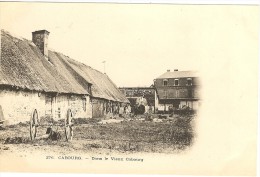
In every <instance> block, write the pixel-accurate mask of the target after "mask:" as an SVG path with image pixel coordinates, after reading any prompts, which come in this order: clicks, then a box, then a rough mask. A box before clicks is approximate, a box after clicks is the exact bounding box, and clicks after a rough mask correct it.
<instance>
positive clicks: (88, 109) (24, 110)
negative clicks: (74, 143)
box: [0, 89, 92, 124]
mask: <svg viewBox="0 0 260 177" xmlns="http://www.w3.org/2000/svg"><path fill="white" fill-rule="evenodd" d="M51 100H52V102H46V94H44V93H41V94H38V92H24V91H10V90H2V89H1V90H0V105H1V106H2V110H3V114H4V118H5V120H6V121H5V123H6V124H16V123H19V122H25V121H30V117H31V114H32V112H33V110H34V109H37V111H38V115H39V118H42V117H46V115H51V116H52V117H53V118H54V119H55V120H57V119H63V118H65V117H66V115H67V110H68V109H69V108H70V109H71V110H72V112H73V116H74V117H75V118H91V117H92V106H91V104H90V99H89V96H85V100H86V101H85V103H84V101H83V100H84V99H83V97H82V96H81V95H79V96H78V95H73V96H67V95H58V96H56V97H54V98H52V99H51ZM84 106H85V108H84ZM58 112H60V115H59V114H58Z"/></svg>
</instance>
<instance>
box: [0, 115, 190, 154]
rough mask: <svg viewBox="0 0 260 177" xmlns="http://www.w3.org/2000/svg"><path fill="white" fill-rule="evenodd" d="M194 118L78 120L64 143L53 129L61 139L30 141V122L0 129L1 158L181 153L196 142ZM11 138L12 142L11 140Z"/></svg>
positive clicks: (42, 130) (42, 131)
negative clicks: (71, 135) (40, 155)
mask: <svg viewBox="0 0 260 177" xmlns="http://www.w3.org/2000/svg"><path fill="white" fill-rule="evenodd" d="M194 119H195V116H194V115H193V116H174V117H168V118H163V119H161V118H153V119H150V120H147V119H145V118H142V117H137V118H134V119H122V118H118V119H109V120H101V119H76V120H74V126H73V132H74V136H73V139H72V140H71V141H69V142H67V141H66V140H65V132H64V128H62V127H59V126H54V127H53V130H54V131H57V132H59V133H60V134H61V139H60V140H58V141H52V140H50V139H44V138H43V139H37V140H34V141H31V140H30V134H29V122H27V123H19V124H17V125H10V126H6V127H4V128H1V127H0V128H1V129H0V156H2V155H13V154H15V155H17V154H18V155H19V156H21V157H23V156H30V155H33V154H36V153H41V154H48V155H50V154H60V155H69V154H73V153H74V154H75V153H77V154H86V153H88V154H90V153H91V154H105V155H109V154H113V153H122V154H133V153H178V152H182V151H185V150H186V149H187V148H189V147H191V146H192V144H193V141H194V128H193V126H194ZM46 129H47V127H42V126H39V127H38V132H37V136H41V135H44V134H46ZM8 138H9V139H8Z"/></svg>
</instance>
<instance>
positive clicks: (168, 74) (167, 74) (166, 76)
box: [157, 71, 199, 79]
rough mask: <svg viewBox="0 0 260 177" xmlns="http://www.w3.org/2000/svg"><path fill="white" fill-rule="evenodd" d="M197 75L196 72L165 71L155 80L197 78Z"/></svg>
mask: <svg viewBox="0 0 260 177" xmlns="http://www.w3.org/2000/svg"><path fill="white" fill-rule="evenodd" d="M198 76H199V73H198V72H197V71H173V72H170V71H167V72H165V73H164V74H162V75H161V76H159V77H158V78H157V79H169V78H183V77H198Z"/></svg>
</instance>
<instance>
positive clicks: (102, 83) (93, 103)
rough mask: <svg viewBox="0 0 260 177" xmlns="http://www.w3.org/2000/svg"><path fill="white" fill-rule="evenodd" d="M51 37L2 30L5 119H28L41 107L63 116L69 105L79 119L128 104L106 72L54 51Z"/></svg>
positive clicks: (0, 98)
mask: <svg viewBox="0 0 260 177" xmlns="http://www.w3.org/2000/svg"><path fill="white" fill-rule="evenodd" d="M48 36H49V32H48V31H46V30H40V31H35V32H33V33H32V41H30V40H27V39H23V38H19V37H15V36H13V35H11V34H10V33H8V32H7V31H4V30H1V52H0V54H1V60H0V66H1V67H0V106H1V108H2V110H1V112H2V113H1V115H2V116H1V117H2V119H5V120H6V122H8V123H9V124H11V123H18V122H23V121H28V120H29V119H30V116H31V113H32V110H33V109H35V108H37V110H38V114H39V116H40V117H52V118H54V119H59V118H63V117H64V116H66V114H67V110H68V109H69V108H70V109H71V110H72V112H73V114H74V117H75V118H77V117H81V118H89V117H98V116H103V115H104V114H105V113H106V112H108V111H109V110H108V107H111V104H122V103H127V102H128V100H127V99H126V98H125V96H124V95H123V94H121V92H120V91H119V90H118V88H117V86H116V85H115V84H114V83H113V82H112V81H111V80H110V78H109V77H108V76H107V75H106V74H103V73H101V72H99V71H97V70H95V69H93V68H91V67H90V66H87V65H85V64H83V63H80V62H77V61H76V60H73V59H71V58H69V57H68V56H65V55H63V54H61V53H59V52H55V51H51V50H49V49H48ZM97 103H98V104H97ZM0 119H1V118H0Z"/></svg>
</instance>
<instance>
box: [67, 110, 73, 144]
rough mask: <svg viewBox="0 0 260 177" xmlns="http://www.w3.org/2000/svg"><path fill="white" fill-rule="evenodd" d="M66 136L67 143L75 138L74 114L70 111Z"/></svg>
mask: <svg viewBox="0 0 260 177" xmlns="http://www.w3.org/2000/svg"><path fill="white" fill-rule="evenodd" d="M65 136H66V140H67V141H70V140H72V137H73V130H72V112H71V110H70V109H69V110H68V113H67V117H66V118H65Z"/></svg>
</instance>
